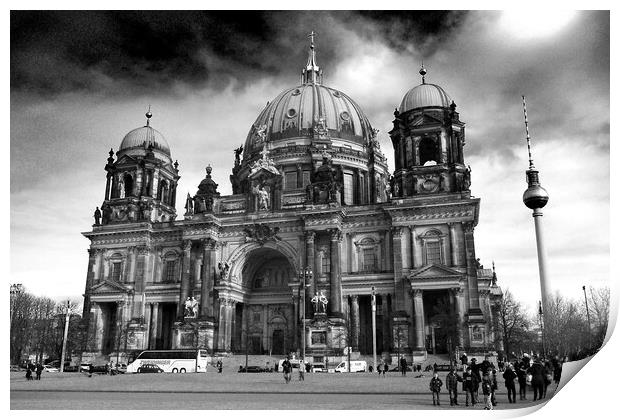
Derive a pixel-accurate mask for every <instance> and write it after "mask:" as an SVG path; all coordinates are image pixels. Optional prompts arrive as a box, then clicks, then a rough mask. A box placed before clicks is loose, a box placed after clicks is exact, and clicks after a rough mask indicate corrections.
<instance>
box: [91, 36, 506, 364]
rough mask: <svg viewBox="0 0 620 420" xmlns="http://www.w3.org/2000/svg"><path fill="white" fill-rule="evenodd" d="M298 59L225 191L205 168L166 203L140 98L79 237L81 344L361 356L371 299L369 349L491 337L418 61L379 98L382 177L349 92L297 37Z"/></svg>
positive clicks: (460, 134) (403, 350)
mask: <svg viewBox="0 0 620 420" xmlns="http://www.w3.org/2000/svg"><path fill="white" fill-rule="evenodd" d="M308 55H309V57H308V62H307V64H306V66H305V67H304V68H303V70H302V72H301V83H300V85H299V86H296V87H293V88H290V89H287V90H285V91H284V92H282V93H280V94H279V95H278V96H277V97H276V98H275V99H274V100H272V101H270V102H269V103H268V104H267V106H266V107H265V109H263V111H262V112H261V113H260V114H259V116H258V118H257V119H256V121H255V122H254V124H253V125H252V127H251V129H250V132H249V134H248V136H247V139H246V141H245V144H244V145H243V146H242V147H239V148H238V149H236V150H235V160H234V167H233V168H232V174H231V175H230V181H231V184H232V191H233V194H232V195H227V196H223V195H221V194H220V193H219V192H218V185H217V184H216V183H215V182H214V181H213V179H212V177H211V172H212V168H210V167H207V168H206V175H205V178H204V179H203V180H202V182H201V183H200V185H199V186H198V190H197V192H196V194H195V195H193V196H192V195H190V194H188V195H187V197H186V198H185V200H184V203H181V204H184V206H183V208H184V212H183V215H182V217H179V216H180V215H178V214H177V206H176V204H177V203H176V197H177V191H176V188H177V182H178V180H179V178H180V175H179V170H178V163H177V162H176V161H175V162H173V160H172V158H171V151H170V147H169V145H168V143H167V141H166V139H165V138H164V136H163V135H162V134H161V133H160V132H159V131H157V130H155V129H154V128H153V127H152V126H151V123H150V119H151V117H152V115H151V114H150V112H149V113H147V114H146V116H147V123H146V125H145V126H144V127H140V128H137V129H135V130H133V131H131V132H129V133H128V134H127V135H126V136H125V137H124V139H123V140H122V142H121V145H120V147H119V148H118V151H117V152H116V154H114V152H113V150H111V151H110V154H109V158H108V162H107V164H106V165H105V171H106V185H105V199H104V202H103V204H102V205H101V209H99V208H97V210H96V212H95V224H94V225H93V229H92V231H89V232H85V233H84V235H85V236H86V237H87V238H88V239H89V240H90V242H91V244H90V248H89V260H88V271H87V276H86V287H85V292H84V317H83V320H84V322H85V328H86V329H87V336H88V339H87V340H85V344H84V349H83V350H84V352H83V354H84V356H86V357H91V358H92V357H99V356H102V357H110V355H115V354H117V353H120V354H121V355H123V356H124V355H126V354H128V352H130V351H135V350H140V349H174V348H196V347H198V348H206V349H208V350H209V351H211V352H214V353H215V352H222V353H224V352H225V353H245V352H246V351H247V352H248V353H249V354H274V355H283V354H287V353H290V352H298V353H305V354H306V356H312V357H314V358H315V359H314V360H317V359H318V360H320V359H321V358H322V357H325V356H338V355H342V354H344V353H346V351H347V350H350V351H352V352H354V353H359V354H360V355H364V354H366V355H368V354H372V349H373V342H372V337H373V334H372V325H373V323H372V316H373V308H374V313H375V317H376V318H375V321H376V322H375V330H376V338H377V340H376V341H377V344H376V345H377V352H378V353H379V354H386V353H389V354H396V353H398V354H405V355H406V357H408V358H409V359H410V360H411V358H412V357H414V356H417V357H423V356H425V355H426V354H427V353H429V352H432V353H447V352H448V350H449V348H452V349H453V348H455V347H457V346H458V347H459V348H460V349H466V350H474V351H475V350H476V349H480V350H482V349H499V347H500V346H501V343H498V341H497V340H496V339H495V338H496V337H495V334H494V329H493V325H494V323H495V319H496V315H495V309H494V307H495V305H494V303H495V302H497V301H498V300H499V299H500V298H501V295H502V292H501V289H500V288H499V287H498V286H497V284H496V277H495V272H494V269H493V270H489V269H484V268H482V266H481V265H480V264H479V262H478V260H477V258H476V254H475V246H474V228H475V226H476V225H477V223H478V212H479V208H480V199H478V198H474V197H472V195H471V193H470V169H469V167H468V166H466V165H465V160H464V155H463V146H464V145H465V130H464V123H463V122H462V121H461V120H460V118H459V113H458V112H457V111H456V105H455V104H454V102H453V101H452V100H451V99H450V97H449V95H448V94H447V93H446V92H445V91H444V90H443V89H442V88H441V87H440V86H437V85H434V84H429V83H426V81H425V73H426V71H425V70H424V69H422V70H420V74H421V75H422V83H421V84H420V85H418V86H415V87H413V88H412V89H411V90H409V91H408V92H407V93H406V94H405V96H404V98H403V99H402V102H401V105H400V107H399V108H398V109H396V110H395V112H394V121H393V129H392V130H391V131H390V133H389V135H390V137H391V140H392V144H393V148H394V161H395V168H394V171H393V173H390V172H389V170H388V166H387V160H386V158H385V156H384V154H383V152H382V151H381V149H380V147H379V142H378V140H377V137H376V136H377V130H374V129H373V128H372V126H371V124H370V122H369V121H368V118H367V117H366V116H365V115H364V113H363V111H362V109H361V108H360V106H359V105H357V104H356V103H355V102H354V101H353V100H352V99H351V98H350V97H349V96H347V95H346V94H345V93H343V92H341V91H339V90H336V89H333V88H330V87H328V86H326V85H325V84H324V83H323V80H322V71H321V69H320V67H319V66H318V65H317V63H316V58H315V48H314V43H313V42H312V43H311V46H310V49H309V54H308ZM115 155H116V158H115Z"/></svg>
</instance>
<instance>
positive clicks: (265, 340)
mask: <svg viewBox="0 0 620 420" xmlns="http://www.w3.org/2000/svg"><path fill="white" fill-rule="evenodd" d="M268 316H269V306H268V305H263V349H264V350H265V351H267V352H268V351H269V325H268V324H267V317H268Z"/></svg>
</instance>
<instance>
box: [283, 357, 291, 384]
mask: <svg viewBox="0 0 620 420" xmlns="http://www.w3.org/2000/svg"><path fill="white" fill-rule="evenodd" d="M291 370H293V366H292V365H291V362H290V361H289V359H288V356H286V359H285V360H284V362H282V373H283V374H284V382H285V383H287V384H288V383H289V382H290V381H291Z"/></svg>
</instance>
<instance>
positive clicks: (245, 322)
mask: <svg viewBox="0 0 620 420" xmlns="http://www.w3.org/2000/svg"><path fill="white" fill-rule="evenodd" d="M249 309H250V307H249V306H248V304H247V303H244V304H243V309H242V312H241V349H242V351H244V352H245V350H246V349H247V346H248V340H247V339H248V337H247V335H248V332H249V331H247V328H248V316H249V313H248V311H249Z"/></svg>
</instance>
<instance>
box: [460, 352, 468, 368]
mask: <svg viewBox="0 0 620 420" xmlns="http://www.w3.org/2000/svg"><path fill="white" fill-rule="evenodd" d="M460 360H461V365H463V369H465V366H467V353H465V352H463V354H462V355H461V359H460Z"/></svg>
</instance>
